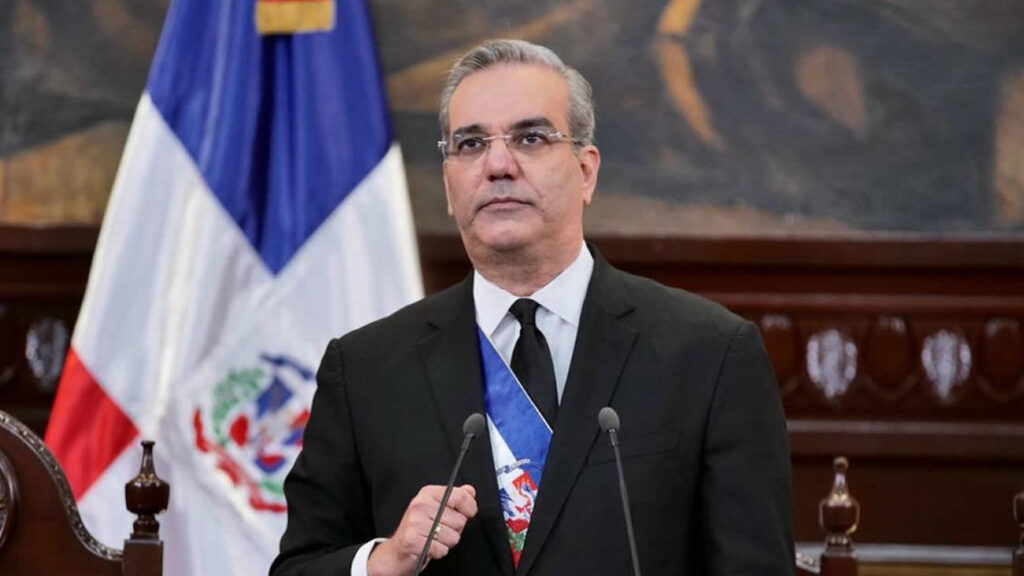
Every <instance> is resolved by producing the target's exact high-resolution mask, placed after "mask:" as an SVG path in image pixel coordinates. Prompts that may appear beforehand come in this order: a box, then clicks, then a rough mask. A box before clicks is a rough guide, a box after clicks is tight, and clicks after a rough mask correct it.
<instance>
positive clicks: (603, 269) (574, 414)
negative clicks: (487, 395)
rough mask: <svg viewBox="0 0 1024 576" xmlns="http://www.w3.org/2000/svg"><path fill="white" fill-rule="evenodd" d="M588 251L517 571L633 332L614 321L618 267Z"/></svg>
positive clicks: (578, 464)
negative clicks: (567, 360) (584, 286)
mask: <svg viewBox="0 0 1024 576" xmlns="http://www.w3.org/2000/svg"><path fill="white" fill-rule="evenodd" d="M591 251H592V252H593V253H594V273H593V276H592V278H591V282H590V286H589V288H588V290H587V297H586V300H585V301H584V303H583V310H582V313H581V315H580V326H579V330H578V332H577V335H576V346H575V348H574V351H573V358H572V364H571V365H570V368H569V376H568V378H567V380H566V385H565V391H564V392H563V395H562V402H561V404H560V406H559V410H558V420H557V422H556V424H555V429H554V435H553V436H552V438H551V446H550V448H549V449H548V457H547V462H546V464H545V466H544V480H543V483H542V484H541V487H540V492H539V494H538V496H537V503H536V506H535V508H534V512H533V516H532V518H531V519H530V529H529V531H528V532H527V536H526V544H525V547H524V548H523V555H522V557H521V558H520V561H519V568H518V570H517V571H516V574H520V575H524V574H527V573H528V572H529V570H530V566H531V565H532V564H533V562H534V560H535V559H536V558H537V555H538V554H539V553H540V550H541V548H542V547H543V545H544V542H545V540H546V539H547V537H548V535H549V534H550V533H551V529H552V527H553V526H554V524H555V521H556V520H557V519H558V515H559V514H560V513H561V510H562V507H563V506H564V505H565V501H566V498H567V497H568V496H569V492H570V491H571V489H572V486H573V484H575V482H576V478H577V476H579V473H580V470H581V469H582V468H583V463H584V461H585V460H586V457H587V453H588V452H589V451H590V447H591V445H593V443H594V439H595V438H596V436H597V434H598V433H599V431H600V428H599V426H598V423H597V413H598V412H599V411H600V410H601V408H603V407H605V406H607V405H608V403H609V401H610V400H611V397H612V394H613V393H614V391H615V387H616V385H617V384H618V381H619V375H620V374H621V373H622V369H623V367H624V366H625V363H626V359H627V358H628V357H629V353H630V351H631V350H632V347H633V341H634V340H635V338H636V333H635V332H634V331H633V330H632V329H631V328H629V327H628V326H626V325H624V324H623V323H621V322H620V321H619V319H620V318H621V317H622V316H624V315H626V314H628V313H629V312H630V311H631V310H632V309H633V306H632V304H631V303H630V302H629V299H628V297H627V294H626V293H625V287H624V286H623V285H622V283H621V282H617V281H616V279H615V278H614V276H615V275H616V274H617V273H618V272H617V271H616V270H614V269H613V268H611V266H609V265H608V263H607V262H606V261H605V260H604V258H602V257H601V255H600V254H599V253H598V252H597V251H596V250H595V249H592V250H591ZM492 475H493V473H492Z"/></svg>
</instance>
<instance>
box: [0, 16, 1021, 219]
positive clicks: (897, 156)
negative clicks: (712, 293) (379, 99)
mask: <svg viewBox="0 0 1024 576" xmlns="http://www.w3.org/2000/svg"><path fill="white" fill-rule="evenodd" d="M370 7H371V11H372V15H373V19H374V24H375V27H376V32H377V38H378V45H379V52H380V58H381V62H382V66H383V67H384V69H385V72H386V76H387V85H388V91H389V98H390V102H391V107H392V110H393V119H394V126H395V132H396V136H397V137H398V139H399V140H400V141H401V142H402V146H403V152H404V154H405V158H406V165H407V169H408V175H409V182H410V189H411V193H412V197H413V204H414V208H415V213H416V219H417V225H418V227H419V229H420V230H421V231H425V232H441V233H454V226H453V225H452V224H451V223H450V221H449V220H448V218H447V216H446V214H445V204H444V195H443V188H442V183H441V176H440V159H439V157H438V155H437V153H436V149H435V147H434V142H436V140H437V139H438V134H437V123H436V104H437V98H438V94H439V91H440V87H441V84H442V82H443V80H444V76H445V73H446V71H447V68H448V67H449V66H450V65H451V63H452V61H453V60H454V59H455V58H456V57H457V56H458V55H459V54H460V53H461V52H462V51H464V50H466V49H467V48H469V47H471V46H473V45H474V44H475V43H476V42H478V41H479V40H481V39H484V38H488V37H495V36H503V37H516V38H524V39H528V40H532V41H535V42H539V43H542V44H546V45H548V46H550V47H552V48H553V49H555V51H556V52H558V53H559V54H561V55H562V56H563V58H564V59H565V60H566V61H567V62H569V63H570V64H572V65H574V66H575V67H577V68H579V69H580V70H581V71H582V72H583V73H584V75H586V76H587V77H588V78H589V79H590V80H591V82H592V84H593V86H594V90H595V95H596V99H597V106H598V130H597V138H598V145H599V146H600V148H601V150H602V156H603V165H602V171H601V178H600V184H599V192H598V196H597V198H596V200H595V203H594V205H593V206H592V207H591V208H590V209H589V211H588V215H587V226H588V230H589V231H590V232H591V233H598V234H608V235H635V234H644V235H649V234H657V235H692V234H696V235H733V234H753V235H776V234H796V235H799V234H805V233H823V234H838V235H849V234H860V233H865V232H866V233H872V232H901V233H904V232H908V233H924V234H929V235H931V234H939V235H942V234H960V233H968V234H989V233H998V234H1019V233H1020V232H1024V3H1021V2H1019V1H1017V0H989V1H987V2H963V1H962V0H873V1H869V0H860V1H853V0H835V1H831V2H810V1H804V0H796V1H794V0H635V1H631V2H621V1H619V0H573V1H554V0H547V1H534V2H508V1H507V0H502V1H498V0H446V1H445V2H439V1H437V0H430V1H415V0H371V1H370ZM165 11H166V6H165V2H163V1H161V0H151V1H148V2H141V1H129V0H92V1H83V2H61V1H56V0H51V1H45V0H14V1H13V2H8V3H5V4H3V7H0V27H2V29H3V33H2V34H0V50H2V51H0V113H2V114H0V221H2V220H8V221H10V220H19V219H22V220H24V219H28V220H31V219H33V218H34V219H37V220H53V219H56V220H61V219H62V218H63V219H75V218H79V219H86V220H89V219H98V217H99V216H98V213H101V209H102V200H103V199H105V194H106V192H107V190H109V184H110V181H112V178H113V173H114V170H115V169H116V163H117V159H118V157H119V154H120V147H121V146H122V145H123V140H124V137H125V134H126V129H127V125H128V122H130V118H131V113H132V111H133V110H134V106H135V103H136V102H137V100H138V95H139V93H140V92H141V89H142V86H143V84H144V81H145V74H146V69H147V68H148V61H149V58H150V57H151V54H152V50H153V48H154V47H155V42H156V38H157V36H158V34H159V26H160V20H161V19H162V15H163V14H164V12H165ZM328 121H329V119H328ZM67 158H74V159H77V161H76V162H70V163H69V162H67V161H64V162H58V161H57V160H58V159H67ZM55 167H56V168H55ZM55 169H56V171H57V172H58V173H60V174H62V175H61V177H60V178H59V179H58V178H49V177H46V176H40V175H39V174H40V173H41V172H44V171H49V172H53V171H54V170H55ZM62 171H63V172H62ZM65 172H66V173H65ZM97 205H98V206H99V208H97Z"/></svg>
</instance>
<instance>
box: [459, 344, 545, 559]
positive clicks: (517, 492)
mask: <svg viewBox="0 0 1024 576" xmlns="http://www.w3.org/2000/svg"><path fill="white" fill-rule="evenodd" d="M477 336H478V339H479V341H480V356H481V359H482V360H483V368H484V408H485V409H486V410H487V426H488V428H489V432H490V438H491V446H492V449H493V451H494V457H495V458H494V465H495V471H494V472H495V476H497V478H498V495H499V497H500V499H501V511H502V513H503V514H504V516H505V528H506V531H507V532H508V540H509V547H510V548H511V549H512V562H513V564H515V565H516V566H517V567H518V566H519V557H520V556H521V555H522V553H523V545H524V544H525V543H526V530H527V528H529V526H530V516H531V515H532V514H533V503H534V501H535V500H536V498H537V490H538V489H539V488H540V482H541V478H542V477H543V475H544V462H545V460H547V456H548V444H550V443H551V427H550V426H549V425H548V423H547V422H545V421H544V417H543V416H542V415H541V413H540V410H538V409H537V407H536V406H534V404H533V401H532V400H531V399H530V396H529V395H528V394H527V393H526V390H525V389H523V386H522V385H521V384H520V383H519V380H518V379H516V376H515V374H514V373H513V372H512V369H511V368H509V366H508V364H507V363H506V362H505V360H504V359H503V358H502V357H501V355H500V354H498V351H497V349H495V347H494V344H493V343H492V342H491V340H490V339H489V338H488V337H487V335H486V334H484V333H483V331H482V330H480V329H479V328H477Z"/></svg>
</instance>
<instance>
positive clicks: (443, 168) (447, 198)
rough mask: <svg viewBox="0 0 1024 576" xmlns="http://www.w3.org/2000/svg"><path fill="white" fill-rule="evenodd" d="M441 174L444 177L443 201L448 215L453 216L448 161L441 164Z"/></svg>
mask: <svg viewBox="0 0 1024 576" xmlns="http://www.w3.org/2000/svg"><path fill="white" fill-rule="evenodd" d="M441 173H442V174H443V176H444V199H445V202H447V203H448V215H449V216H453V217H454V216H455V208H453V207H452V191H451V186H450V185H449V184H448V161H447V160H445V161H444V162H441Z"/></svg>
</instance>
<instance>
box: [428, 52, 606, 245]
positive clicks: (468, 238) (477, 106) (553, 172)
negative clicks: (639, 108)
mask: <svg viewBox="0 0 1024 576" xmlns="http://www.w3.org/2000/svg"><path fill="white" fill-rule="evenodd" d="M568 113H569V88H568V85H567V84H566V82H565V80H564V79H563V78H562V76H561V75H560V74H558V73H557V72H555V71H553V70H550V69H548V68H545V67H542V66H536V65H497V66H493V67H491V68H487V69H485V70H481V71H479V72H474V73H472V74H470V75H469V76H467V77H466V78H465V79H463V81H462V82H461V83H460V84H459V86H458V88H456V90H455V93H454V94H453V95H452V98H451V102H450V104H449V108H448V114H449V119H450V122H449V124H450V133H449V134H447V135H446V137H447V140H448V141H449V142H451V141H453V136H454V138H455V140H456V141H457V140H459V139H460V137H463V136H464V135H466V134H472V135H475V136H482V137H486V136H493V135H501V134H505V133H507V132H508V131H509V130H512V129H516V128H523V127H524V126H525V127H536V128H537V129H538V130H550V131H558V132H561V133H562V134H565V135H567V136H570V137H573V138H575V135H573V134H572V133H571V132H570V131H569V120H568ZM599 166H600V154H599V153H598V151H597V148H596V147H594V146H585V147H583V148H581V149H580V150H579V151H578V152H577V151H576V150H575V148H574V146H573V144H572V143H571V142H566V141H562V142H555V143H552V144H550V145H548V146H547V147H545V148H544V150H543V152H542V153H540V154H522V153H520V152H517V151H515V150H513V149H512V148H511V147H510V144H508V143H506V142H504V141H502V140H500V139H497V140H494V141H492V142H491V144H490V149H489V150H487V151H486V152H485V153H483V154H482V155H480V156H478V157H476V158H472V159H465V158H449V159H448V160H447V161H445V163H444V183H445V193H446V196H447V199H448V214H450V215H451V216H453V217H454V218H455V222H456V224H458V227H459V231H460V233H461V234H462V238H463V242H464V243H465V244H466V248H467V250H469V251H470V253H471V254H472V253H473V251H474V250H476V249H481V248H482V249H486V250H490V251H495V252H505V251H515V250H521V249H524V248H525V249H528V250H529V249H534V250H536V249H540V250H541V252H540V253H542V254H547V253H562V252H564V251H567V250H578V249H579V246H580V244H581V242H582V239H583V207H584V206H585V205H587V204H590V200H591V198H592V197H593V194H594V187H595V185H596V184H597V171H598V168H599Z"/></svg>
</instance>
